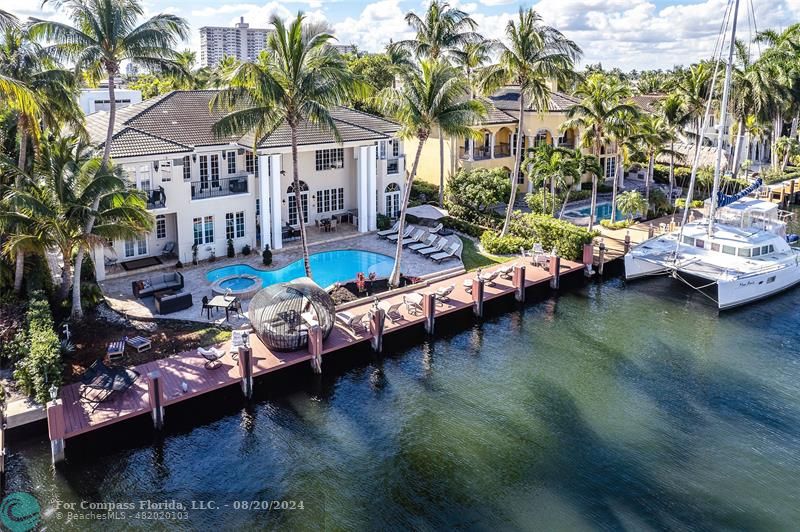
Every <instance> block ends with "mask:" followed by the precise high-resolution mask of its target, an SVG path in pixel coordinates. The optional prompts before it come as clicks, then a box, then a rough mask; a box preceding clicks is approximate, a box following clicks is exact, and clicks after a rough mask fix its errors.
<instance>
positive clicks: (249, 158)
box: [244, 151, 258, 174]
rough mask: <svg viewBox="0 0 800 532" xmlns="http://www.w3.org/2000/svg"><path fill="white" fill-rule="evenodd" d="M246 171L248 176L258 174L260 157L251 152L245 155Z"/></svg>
mask: <svg viewBox="0 0 800 532" xmlns="http://www.w3.org/2000/svg"><path fill="white" fill-rule="evenodd" d="M244 170H245V172H247V173H248V174H257V173H258V157H257V156H256V155H255V154H254V153H253V152H251V151H248V152H245V154H244Z"/></svg>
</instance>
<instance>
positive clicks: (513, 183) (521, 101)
mask: <svg viewBox="0 0 800 532" xmlns="http://www.w3.org/2000/svg"><path fill="white" fill-rule="evenodd" d="M524 118H525V95H524V94H523V92H521V91H520V93H519V121H518V122H517V142H516V144H517V156H516V157H515V158H514V170H513V171H512V172H511V194H510V195H509V198H508V208H506V220H505V222H504V223H503V230H502V231H501V232H500V236H506V233H508V226H509V224H511V213H512V211H513V210H514V202H515V201H516V199H517V176H518V175H519V171H520V166H522V136H523V135H524V134H525V131H524V130H523V128H522V127H523V124H524Z"/></svg>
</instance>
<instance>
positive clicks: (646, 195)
mask: <svg viewBox="0 0 800 532" xmlns="http://www.w3.org/2000/svg"><path fill="white" fill-rule="evenodd" d="M655 161H656V155H655V153H652V152H651V153H650V158H649V159H647V175H646V176H645V178H644V200H645V201H646V202H647V209H648V210H649V209H650V180H651V179H653V165H654V164H655ZM645 216H647V214H646V213H645Z"/></svg>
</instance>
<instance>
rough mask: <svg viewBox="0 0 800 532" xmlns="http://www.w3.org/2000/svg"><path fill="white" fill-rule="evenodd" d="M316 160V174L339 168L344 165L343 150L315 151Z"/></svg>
mask: <svg viewBox="0 0 800 532" xmlns="http://www.w3.org/2000/svg"><path fill="white" fill-rule="evenodd" d="M316 160H317V172H321V171H322V170H330V169H331V168H341V167H342V166H343V165H344V148H333V149H330V150H317V151H316Z"/></svg>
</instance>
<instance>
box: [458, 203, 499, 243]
mask: <svg viewBox="0 0 800 532" xmlns="http://www.w3.org/2000/svg"><path fill="white" fill-rule="evenodd" d="M448 212H449V213H450V216H451V217H453V218H458V219H459V220H462V221H464V222H469V223H471V224H475V225H482V226H484V227H490V228H497V227H499V226H500V225H501V224H502V223H503V217H502V216H500V215H499V214H497V213H495V212H494V211H489V212H488V213H480V212H478V211H476V210H474V209H470V208H468V207H464V206H462V205H456V204H449V205H448ZM476 236H480V235H476Z"/></svg>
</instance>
